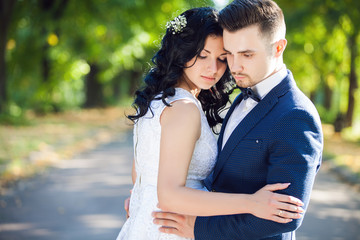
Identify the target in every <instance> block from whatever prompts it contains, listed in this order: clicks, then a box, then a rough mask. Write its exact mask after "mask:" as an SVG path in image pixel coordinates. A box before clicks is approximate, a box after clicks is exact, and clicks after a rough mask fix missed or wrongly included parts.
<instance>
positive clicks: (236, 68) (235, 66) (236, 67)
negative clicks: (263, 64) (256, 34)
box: [228, 55, 244, 73]
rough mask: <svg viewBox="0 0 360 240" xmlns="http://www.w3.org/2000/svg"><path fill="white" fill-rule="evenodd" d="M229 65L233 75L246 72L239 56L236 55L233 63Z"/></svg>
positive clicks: (232, 60)
mask: <svg viewBox="0 0 360 240" xmlns="http://www.w3.org/2000/svg"><path fill="white" fill-rule="evenodd" d="M228 64H229V68H230V71H231V72H233V73H241V72H242V71H243V70H244V67H243V64H242V62H241V60H240V57H239V56H236V55H235V56H234V57H233V58H232V59H231V62H230V63H228Z"/></svg>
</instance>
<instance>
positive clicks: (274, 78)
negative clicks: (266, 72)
mask: <svg viewBox="0 0 360 240" xmlns="http://www.w3.org/2000/svg"><path fill="white" fill-rule="evenodd" d="M286 76H287V70H286V66H285V64H284V65H283V67H282V68H281V69H280V70H279V71H277V72H276V73H274V74H273V75H271V76H270V77H268V78H265V79H264V80H262V81H261V82H259V83H258V84H256V85H255V86H253V87H252V88H251V89H252V90H254V92H255V93H256V94H257V95H258V96H259V97H260V98H261V99H263V98H264V97H265V96H266V95H267V94H268V93H269V92H270V91H271V90H272V89H273V88H274V87H275V86H276V85H278V84H279V83H280V82H281V81H282V80H283V79H284V78H285V77H286Z"/></svg>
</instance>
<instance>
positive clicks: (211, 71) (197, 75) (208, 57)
mask: <svg viewBox="0 0 360 240" xmlns="http://www.w3.org/2000/svg"><path fill="white" fill-rule="evenodd" d="M185 66H186V67H187V68H185V69H184V75H183V81H185V82H186V84H187V85H188V86H190V87H191V88H197V89H198V90H201V89H209V88H211V87H212V86H214V85H215V84H216V83H217V82H218V81H219V80H220V78H221V77H222V75H223V74H224V73H225V70H226V68H227V63H226V52H225V50H224V44H223V38H222V37H221V36H208V37H207V39H206V41H205V46H204V49H203V50H202V51H201V52H200V54H199V56H195V57H194V58H193V59H191V60H190V61H189V62H187V63H186V65H185Z"/></svg>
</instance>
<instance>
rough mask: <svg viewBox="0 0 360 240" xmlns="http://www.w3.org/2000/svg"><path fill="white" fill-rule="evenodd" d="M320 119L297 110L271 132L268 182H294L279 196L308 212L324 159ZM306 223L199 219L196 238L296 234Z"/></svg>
mask: <svg viewBox="0 0 360 240" xmlns="http://www.w3.org/2000/svg"><path fill="white" fill-rule="evenodd" d="M314 116H315V117H314ZM317 116H318V115H317V113H313V114H310V113H309V112H308V111H305V110H302V109H293V110H292V111H291V112H288V113H287V114H285V115H283V116H281V117H280V118H279V119H278V120H277V122H276V124H275V125H274V126H273V127H272V129H270V130H269V131H270V135H269V136H270V137H269V139H270V140H269V141H270V143H269V145H268V151H269V159H268V161H269V166H268V175H267V183H268V184H272V183H287V182H289V183H291V185H290V186H289V187H288V188H287V189H285V190H282V191H278V193H282V194H287V195H291V196H295V197H297V198H299V199H301V200H302V201H303V202H304V204H305V205H304V209H305V210H306V208H307V206H308V203H309V200H310V193H311V190H312V187H313V183H314V179H315V175H316V173H317V171H318V169H319V167H320V162H321V157H322V149H323V137H322V131H321V123H320V119H319V118H317ZM302 220H303V217H302V218H301V219H295V220H293V221H292V222H290V223H286V224H282V223H276V222H273V221H269V220H264V219H260V218H257V217H255V216H253V215H250V214H238V215H227V216H212V217H197V220H196V222H195V238H196V239H208V240H212V239H214V240H215V239H261V238H266V237H271V236H275V235H278V234H281V233H285V232H291V231H294V230H296V229H297V228H298V227H299V226H300V225H301V223H302Z"/></svg>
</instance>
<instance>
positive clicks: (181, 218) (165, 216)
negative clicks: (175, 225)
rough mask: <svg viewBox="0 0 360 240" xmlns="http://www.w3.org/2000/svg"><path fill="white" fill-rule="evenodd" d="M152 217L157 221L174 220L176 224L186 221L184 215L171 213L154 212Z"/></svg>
mask: <svg viewBox="0 0 360 240" xmlns="http://www.w3.org/2000/svg"><path fill="white" fill-rule="evenodd" d="M152 216H153V217H154V218H155V219H156V218H161V219H168V220H173V221H175V222H179V221H184V219H185V217H184V216H183V215H180V214H176V213H171V212H153V213H152Z"/></svg>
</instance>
